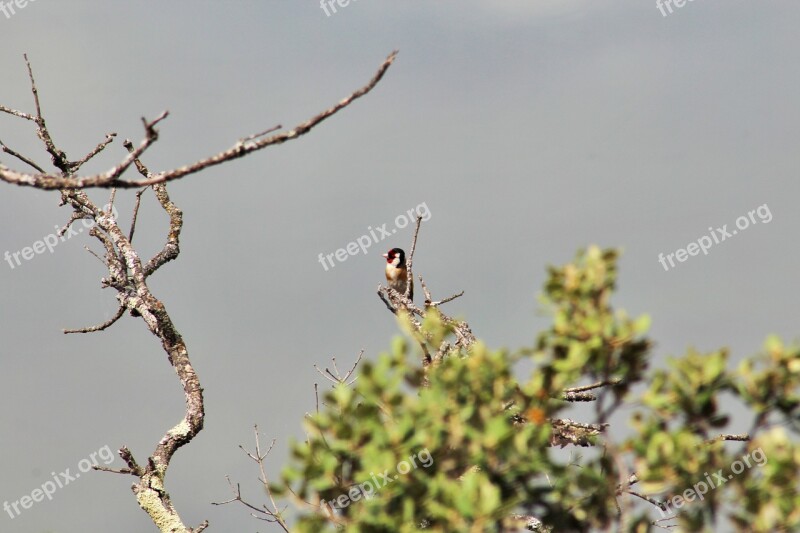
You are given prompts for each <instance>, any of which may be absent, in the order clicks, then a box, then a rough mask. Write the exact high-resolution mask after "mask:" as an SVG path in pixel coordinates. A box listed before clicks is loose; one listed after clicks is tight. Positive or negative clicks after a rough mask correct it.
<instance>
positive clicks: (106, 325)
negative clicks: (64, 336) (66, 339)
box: [63, 306, 125, 333]
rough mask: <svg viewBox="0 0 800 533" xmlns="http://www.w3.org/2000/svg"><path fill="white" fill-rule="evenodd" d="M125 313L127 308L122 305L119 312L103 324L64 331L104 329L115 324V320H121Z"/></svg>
mask: <svg viewBox="0 0 800 533" xmlns="http://www.w3.org/2000/svg"><path fill="white" fill-rule="evenodd" d="M123 314H125V308H124V307H122V306H120V307H119V309H117V312H116V313H114V316H112V317H111V318H109V319H108V320H106V321H105V322H103V323H102V324H98V325H97V326H91V327H88V328H80V329H65V330H63V331H64V333H94V332H95V331H103V330H104V329H106V328H108V327H111V326H113V325H114V322H116V321H117V320H119V319H120V318H121V317H122V315H123Z"/></svg>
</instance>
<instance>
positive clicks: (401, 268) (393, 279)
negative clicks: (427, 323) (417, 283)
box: [383, 248, 414, 300]
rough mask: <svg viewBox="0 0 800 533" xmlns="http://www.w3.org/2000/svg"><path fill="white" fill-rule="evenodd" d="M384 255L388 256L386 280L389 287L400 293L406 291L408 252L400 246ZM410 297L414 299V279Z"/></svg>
mask: <svg viewBox="0 0 800 533" xmlns="http://www.w3.org/2000/svg"><path fill="white" fill-rule="evenodd" d="M383 257H385V258H386V281H387V282H388V283H389V287H391V288H393V289H394V290H396V291H397V292H399V293H400V294H403V295H404V294H405V293H406V288H407V287H408V270H407V269H406V253H405V252H404V251H403V250H401V249H400V248H392V249H391V250H389V251H388V252H386V253H385V254H383ZM408 298H409V299H410V300H413V299H414V281H413V280H412V281H411V290H410V291H409V294H408Z"/></svg>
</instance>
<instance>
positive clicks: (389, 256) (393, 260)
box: [383, 248, 406, 267]
mask: <svg viewBox="0 0 800 533" xmlns="http://www.w3.org/2000/svg"><path fill="white" fill-rule="evenodd" d="M383 257H385V258H386V263H387V264H389V265H393V266H396V267H399V266H405V264H406V253H405V252H404V251H403V250H401V249H400V248H392V249H391V250H389V251H388V252H386V253H385V254H383Z"/></svg>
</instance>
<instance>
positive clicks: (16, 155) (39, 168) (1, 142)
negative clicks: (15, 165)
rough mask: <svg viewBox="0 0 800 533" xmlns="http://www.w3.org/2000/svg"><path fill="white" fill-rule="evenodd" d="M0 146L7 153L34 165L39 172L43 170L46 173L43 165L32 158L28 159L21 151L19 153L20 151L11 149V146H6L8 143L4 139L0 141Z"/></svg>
mask: <svg viewBox="0 0 800 533" xmlns="http://www.w3.org/2000/svg"><path fill="white" fill-rule="evenodd" d="M0 147H2V149H3V151H4V152H5V153H7V154H9V155H12V156H14V157H16V158H17V159H19V160H20V161H22V162H23V163H25V164H26V165H30V166H32V167H33V168H35V169H36V170H38V171H39V172H42V173H44V170H43V169H42V167H40V166H39V165H37V164H36V163H34V162H33V161H31V160H30V159H28V158H27V157H25V156H24V155H22V154H20V153H18V152H15V151H14V150H12V149H11V148H9V147H8V146H6V145H5V144H4V143H3V141H0Z"/></svg>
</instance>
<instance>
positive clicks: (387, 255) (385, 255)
mask: <svg viewBox="0 0 800 533" xmlns="http://www.w3.org/2000/svg"><path fill="white" fill-rule="evenodd" d="M381 257H385V258H386V259H389V254H383V255H381Z"/></svg>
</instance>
